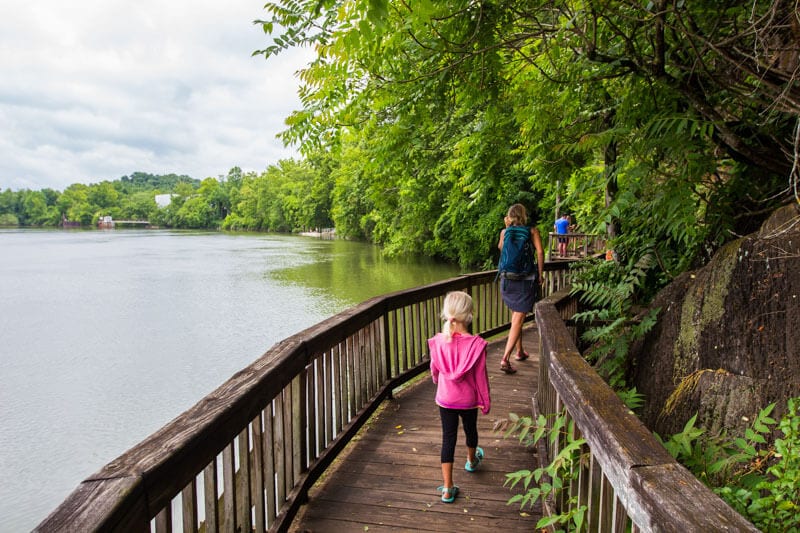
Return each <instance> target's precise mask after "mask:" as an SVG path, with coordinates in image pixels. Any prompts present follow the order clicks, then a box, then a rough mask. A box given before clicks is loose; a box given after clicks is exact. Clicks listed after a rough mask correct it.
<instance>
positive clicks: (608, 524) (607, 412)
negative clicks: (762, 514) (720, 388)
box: [534, 290, 758, 532]
mask: <svg viewBox="0 0 800 533" xmlns="http://www.w3.org/2000/svg"><path fill="white" fill-rule="evenodd" d="M575 310H576V302H575V300H574V297H571V296H570V295H569V292H568V291H566V290H565V291H560V292H556V293H554V294H551V295H550V296H549V297H547V298H544V299H543V300H542V301H540V302H539V303H537V304H536V309H535V313H536V323H537V326H538V329H539V337H540V358H541V359H540V365H539V387H538V393H537V398H536V401H535V402H534V406H535V408H536V409H537V410H538V412H539V413H542V414H547V415H555V414H559V413H564V412H566V415H567V417H568V418H569V419H571V420H572V421H574V423H575V426H576V427H577V434H578V435H580V437H582V438H583V439H585V440H586V443H587V445H586V451H588V452H589V454H590V456H591V459H590V460H589V461H582V462H581V463H582V464H583V465H584V467H583V468H584V469H585V470H586V472H582V474H581V479H579V480H577V481H576V485H575V486H567V487H565V488H564V489H563V490H564V491H565V493H566V494H580V503H581V504H585V505H587V506H588V512H587V519H586V523H587V524H589V525H588V527H587V531H594V530H597V531H624V527H626V524H625V523H624V521H625V517H624V516H619V515H620V514H621V513H620V509H619V508H618V505H617V504H620V505H621V506H623V507H624V510H625V514H626V515H627V517H628V518H630V520H631V521H632V523H633V526H634V531H636V530H637V528H638V530H640V531H675V532H686V531H758V529H757V528H755V527H754V526H753V525H752V524H750V523H749V522H748V521H747V520H745V519H744V518H743V517H742V516H741V515H740V514H738V513H737V512H736V511H734V510H733V509H732V508H731V507H729V506H728V505H727V504H726V503H725V502H724V501H723V500H722V499H721V498H719V497H718V496H717V495H716V494H714V493H713V492H712V491H711V490H710V489H709V488H708V487H706V486H705V485H703V484H702V483H701V482H700V481H699V480H698V479H697V478H695V477H694V476H693V475H692V474H691V473H690V472H689V471H688V470H686V469H685V468H684V467H683V466H681V465H680V464H679V463H678V462H677V461H675V459H673V458H672V456H671V455H669V453H668V452H667V451H666V449H665V448H664V447H663V446H662V445H661V444H660V443H659V442H658V441H657V440H656V439H655V437H654V436H653V434H652V432H651V431H650V430H648V429H647V428H646V427H645V426H644V425H643V424H642V422H641V421H639V419H638V418H637V417H636V416H635V415H634V414H633V412H632V411H630V410H629V409H628V408H627V407H626V406H625V404H624V403H623V402H622V401H621V400H620V398H619V397H618V396H617V395H616V394H615V393H614V391H613V390H612V389H611V388H610V387H609V386H608V385H607V384H606V383H605V381H603V379H602V378H601V377H600V376H599V375H598V374H597V373H596V372H595V371H594V369H593V368H592V367H591V366H590V365H589V364H588V363H587V362H586V360H585V359H584V358H583V357H582V356H581V354H580V352H579V351H578V348H577V347H576V346H575V342H574V340H575V339H574V335H575V334H576V332H575V331H574V329H573V331H570V330H569V329H568V327H567V325H566V324H565V322H564V320H565V319H566V318H569V317H570V316H571V315H572V314H573V313H574V312H575ZM550 418H551V419H552V417H550ZM559 446H560V445H559V443H558V442H555V443H553V444H551V445H550V446H549V448H548V449H546V450H544V451H545V452H546V453H544V454H542V455H544V457H540V461H542V462H543V463H544V464H547V463H548V462H549V459H548V458H547V456H550V457H553V456H555V454H556V453H557V451H558V448H559ZM606 484H610V486H611V487H612V490H613V498H612V497H611V496H610V495H609V494H608V489H605V495H604V494H603V492H604V487H606V486H607V485H606ZM614 499H616V502H615V501H614ZM550 504H551V506H553V505H554V506H558V505H559V503H558V502H552V501H551V502H550Z"/></svg>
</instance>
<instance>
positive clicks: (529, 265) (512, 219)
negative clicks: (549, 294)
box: [497, 204, 544, 374]
mask: <svg viewBox="0 0 800 533" xmlns="http://www.w3.org/2000/svg"><path fill="white" fill-rule="evenodd" d="M504 222H505V225H506V227H505V229H503V230H502V231H501V232H500V242H498V243H497V247H498V248H499V249H500V263H499V264H498V267H497V271H498V276H499V277H500V278H502V279H501V281H500V294H501V296H502V297H503V302H505V304H506V305H507V306H508V308H509V309H510V310H511V329H509V331H508V340H507V341H506V349H505V351H504V353H503V358H502V359H501V360H500V370H502V371H503V372H505V373H506V374H513V373H515V372H516V371H517V370H516V369H515V368H514V367H513V366H512V365H511V361H510V360H509V358H510V356H511V352H512V351H513V350H514V349H515V348H516V351H517V355H516V359H517V361H524V360H525V359H527V358H528V352H526V351H525V349H524V348H523V347H522V324H523V322H525V315H527V314H528V313H530V312H531V311H532V310H533V304H534V303H536V300H537V299H538V297H539V294H540V286H541V284H542V283H543V282H544V249H543V248H542V238H541V236H540V235H539V230H538V229H536V228H535V227H528V226H527V224H528V213H527V212H526V211H525V206H523V205H522V204H514V205H512V206H511V207H509V208H508V213H507V214H506V216H505V219H504ZM534 254H535V257H534Z"/></svg>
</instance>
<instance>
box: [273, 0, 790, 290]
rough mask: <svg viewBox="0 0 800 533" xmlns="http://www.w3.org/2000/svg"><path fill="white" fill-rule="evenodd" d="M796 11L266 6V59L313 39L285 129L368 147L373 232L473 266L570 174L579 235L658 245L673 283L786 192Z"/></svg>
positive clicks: (637, 249)
mask: <svg viewBox="0 0 800 533" xmlns="http://www.w3.org/2000/svg"><path fill="white" fill-rule="evenodd" d="M793 5H794V3H793V2H790V1H788V0H772V1H765V0H756V1H755V2H753V3H751V4H747V5H743V4H740V3H738V2H717V1H713V2H712V1H711V0H706V1H700V2H691V3H689V2H667V1H665V0H660V1H654V2H650V3H638V2H630V1H629V0H611V1H607V2H602V3H598V2H576V1H571V0H566V1H558V2H551V1H546V2H545V1H534V2H519V1H515V2H502V3H500V2H492V1H483V2H469V1H466V0H464V1H460V0H449V1H442V2H429V1H421V2H414V3H404V2H396V1H390V0H369V1H366V0H357V1H345V0H342V1H336V0H323V1H317V0H299V1H297V2H292V3H290V4H286V5H284V4H283V3H275V2H270V3H268V4H267V5H266V6H265V9H266V11H267V13H268V15H269V18H267V19H266V20H264V21H261V22H262V24H263V27H264V29H265V30H266V31H267V32H268V33H276V34H277V35H276V37H275V39H274V42H273V44H272V45H270V46H268V47H267V48H265V49H263V50H261V51H259V53H262V54H264V55H265V57H270V56H273V55H275V54H277V53H280V51H281V50H284V49H286V48H288V47H292V46H315V47H316V49H317V50H318V57H317V58H316V59H315V60H314V61H313V62H312V63H311V64H310V65H309V66H308V68H306V69H305V70H304V71H303V72H302V73H301V79H302V80H303V81H304V83H305V85H304V87H303V89H302V90H301V99H302V104H303V109H301V110H299V111H297V112H295V113H294V114H293V115H292V116H291V117H290V119H289V120H288V121H287V124H288V126H289V127H288V129H287V130H286V132H284V133H283V138H284V140H285V141H286V142H298V143H301V148H302V149H303V150H304V153H309V152H311V151H313V150H317V149H318V147H319V146H324V147H326V148H327V149H329V150H330V151H331V152H333V153H341V154H346V155H347V156H348V157H350V156H351V155H353V154H361V156H360V157H362V159H361V160H360V161H352V162H348V163H347V165H346V166H344V165H343V168H348V169H350V171H349V175H350V176H358V178H359V179H360V180H361V181H360V182H359V183H360V184H359V185H358V190H360V191H362V192H363V193H364V195H365V197H366V198H369V200H370V201H371V202H372V205H371V206H369V207H367V209H368V212H367V213H366V214H364V215H362V216H361V220H362V222H361V223H360V224H359V225H358V226H359V227H360V228H361V231H363V228H366V227H367V226H368V225H369V226H370V227H371V230H370V233H369V234H370V236H371V238H373V239H374V240H375V241H376V242H382V243H385V244H387V245H388V247H389V248H390V249H396V250H400V251H412V250H417V251H419V250H424V251H425V252H427V253H430V254H432V255H442V256H445V257H459V260H460V261H461V262H462V263H473V262H475V261H478V262H479V259H478V258H479V257H480V256H481V255H483V256H484V257H485V256H486V254H487V253H488V251H487V246H489V245H490V243H491V242H492V241H493V240H494V235H495V234H496V232H497V231H499V227H498V226H497V222H496V220H494V219H495V218H496V217H495V214H496V211H497V210H498V207H496V206H497V204H507V203H508V201H509V200H511V199H513V198H515V197H517V198H522V199H524V200H525V201H526V202H527V203H528V205H529V207H534V208H538V211H539V212H540V213H542V214H544V213H546V214H549V213H551V212H552V209H553V208H554V206H555V198H556V196H557V194H558V191H557V189H556V184H557V183H568V184H570V187H571V188H570V195H571V196H569V197H567V198H566V200H567V201H568V202H569V204H570V205H571V206H573V208H574V209H576V210H578V211H580V212H581V213H582V217H583V219H582V224H583V227H584V229H585V230H605V229H608V228H614V232H615V233H616V234H618V235H619V236H618V237H617V238H616V239H615V242H614V246H615V247H616V248H617V249H618V250H619V251H620V252H621V253H622V254H623V258H624V259H625V258H627V259H625V260H630V261H631V264H633V263H635V261H636V260H637V258H638V257H641V256H642V255H643V254H646V253H654V254H655V256H656V257H657V258H658V259H659V261H658V262H657V264H658V265H659V267H660V269H661V271H662V274H663V275H662V277H661V278H660V279H661V280H662V282H663V279H666V278H668V277H669V276H672V275H674V274H675V273H677V272H679V271H680V270H682V269H684V268H686V267H687V266H688V265H690V264H692V262H693V261H695V260H696V259H701V258H702V257H703V256H705V255H706V254H707V253H708V252H709V251H710V250H713V249H714V248H715V247H717V246H719V245H720V244H722V243H723V242H724V241H725V240H726V239H728V238H730V237H729V236H730V232H739V231H742V230H744V229H747V228H749V227H751V226H752V225H753V224H757V223H758V222H759V221H760V220H761V219H762V218H763V217H764V216H765V214H766V213H767V212H769V210H770V209H771V208H772V207H774V206H775V205H777V204H778V203H780V202H781V201H786V200H788V199H789V198H790V197H791V187H786V183H787V179H788V180H789V183H790V184H792V183H794V184H796V183H797V171H796V168H797V167H796V166H795V157H794V154H795V153H798V152H800V150H798V149H797V143H796V142H795V139H797V138H800V136H796V135H794V132H795V129H796V124H797V116H798V113H797V111H798V106H797V102H798V89H797V87H798V86H797V84H796V83H795V81H796V77H795V76H796V74H795V71H796V68H795V67H796V66H797V57H798V55H797V52H798V44H797V43H798V41H797V39H796V33H797V30H796V28H797V27H798V23H797V20H796V12H795V10H794V9H793V7H792V6H793ZM798 131H800V130H798ZM799 135H800V134H799ZM351 146H353V147H356V149H355V150H356V151H353V150H352V149H351V148H350V147H351ZM507 184H510V185H511V187H513V189H511V187H509V189H504V187H505V186H506V185H507ZM348 187H352V184H344V183H343V181H342V180H341V179H340V180H337V189H336V190H335V191H334V206H333V209H334V211H333V212H334V213H335V214H336V213H340V214H341V213H346V212H348V211H349V209H350V207H351V206H340V205H338V204H337V200H336V199H337V198H343V197H345V195H342V194H338V193H337V191H340V190H341V189H342V188H348ZM795 188H796V187H795ZM423 191H424V193H425V194H423ZM604 196H605V197H607V202H606V205H603V203H602V202H600V203H598V202H597V198H598V197H599V198H603V197H604ZM500 209H502V208H500ZM433 213H436V214H438V215H433ZM338 218H339V219H340V218H341V216H339V217H338ZM541 218H542V219H545V218H546V215H544V216H542V217H541ZM334 219H337V216H336V215H335V216H334ZM348 220H349V221H350V222H348V226H347V227H348V228H354V227H355V225H354V224H353V223H352V220H353V219H352V216H348ZM337 225H338V222H337ZM542 226H544V229H545V230H549V220H546V222H543V223H542ZM348 231H349V230H348ZM453 238H456V239H459V240H460V241H459V242H457V243H453Z"/></svg>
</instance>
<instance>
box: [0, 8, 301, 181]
mask: <svg viewBox="0 0 800 533" xmlns="http://www.w3.org/2000/svg"><path fill="white" fill-rule="evenodd" d="M263 5H264V1H263V0H137V1H134V2H131V1H130V0H128V1H125V2H123V1H120V0H73V1H71V2H66V1H64V0H0V13H2V16H0V190H5V189H7V188H10V189H13V190H19V189H26V188H27V189H34V190H36V189H42V188H45V187H49V188H53V189H56V190H61V191H63V190H64V188H66V187H67V186H68V185H70V184H72V183H97V182H100V181H103V180H115V179H118V178H120V177H121V176H125V175H129V174H131V173H133V172H136V171H141V172H149V173H153V174H169V173H175V174H187V175H189V176H191V177H193V178H200V179H202V178H206V177H209V176H213V177H216V176H219V175H225V174H227V172H228V170H229V169H230V168H231V167H233V166H240V167H242V169H243V170H245V171H250V170H255V171H261V170H263V169H265V168H266V167H267V166H269V165H271V164H273V163H276V162H277V161H278V160H279V159H283V158H287V157H293V156H295V155H296V151H295V149H294V148H293V147H288V148H286V147H284V146H283V143H282V142H281V141H280V140H278V139H276V137H275V135H276V134H277V133H278V132H280V131H282V130H283V129H284V128H285V126H284V119H285V118H286V117H287V116H288V115H289V114H290V113H291V112H292V111H293V110H295V109H298V108H299V106H300V104H299V99H298V97H297V87H298V85H299V82H298V80H297V78H296V77H295V72H296V71H297V70H298V69H300V68H302V67H303V66H305V65H306V64H307V63H308V61H309V60H310V59H311V52H310V51H308V50H299V51H295V52H292V53H289V54H285V55H281V56H278V57H277V58H275V57H273V58H270V59H269V60H265V59H264V57H263V56H257V57H251V55H250V54H251V53H252V52H253V51H254V50H257V49H261V48H265V47H266V46H267V45H268V44H269V37H268V36H267V35H265V34H264V33H263V31H262V30H261V28H260V27H259V26H256V25H254V24H253V23H252V21H253V20H255V19H258V18H264V17H266V13H265V12H264V11H263V10H262V7H263Z"/></svg>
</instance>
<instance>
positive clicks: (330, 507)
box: [292, 329, 541, 532]
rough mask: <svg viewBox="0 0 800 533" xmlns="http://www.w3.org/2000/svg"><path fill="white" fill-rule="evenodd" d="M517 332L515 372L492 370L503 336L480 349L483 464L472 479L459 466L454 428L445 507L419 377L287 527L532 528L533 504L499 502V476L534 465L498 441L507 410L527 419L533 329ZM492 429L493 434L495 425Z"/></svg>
mask: <svg viewBox="0 0 800 533" xmlns="http://www.w3.org/2000/svg"><path fill="white" fill-rule="evenodd" d="M527 331H532V333H527V334H526V335H525V340H526V345H527V347H526V348H527V350H528V352H529V353H530V354H531V357H530V359H528V360H527V361H523V362H515V366H516V367H517V369H518V372H517V373H516V374H514V375H506V374H503V373H502V372H501V371H500V366H499V365H500V363H499V361H500V358H501V356H502V350H503V347H504V346H505V339H504V338H503V339H500V340H496V341H494V342H491V343H490V344H489V348H488V368H489V381H490V386H491V394H492V410H491V412H490V413H489V415H487V416H483V415H478V433H479V436H480V446H481V447H482V448H483V449H484V451H485V453H486V459H485V460H484V461H483V463H482V464H481V466H480V469H479V470H478V471H477V472H475V473H467V472H466V471H465V470H464V463H465V462H466V448H465V444H464V434H463V432H462V431H461V429H459V435H458V447H457V448H456V464H455V468H454V481H455V484H456V485H458V486H459V487H460V489H461V492H460V493H459V494H458V497H457V498H456V501H455V502H454V503H452V504H446V503H442V501H441V497H440V495H439V493H438V492H437V490H436V489H437V487H438V486H440V485H441V484H442V481H441V466H440V464H441V463H440V460H439V450H440V448H441V426H440V422H439V412H438V407H437V406H436V404H435V403H434V400H433V399H434V395H435V392H436V387H435V385H434V384H433V382H432V381H431V379H430V374H429V373H425V374H423V375H422V376H421V379H420V380H419V381H417V382H416V383H414V384H413V385H411V386H410V387H408V388H406V389H404V390H403V391H401V392H398V393H397V394H395V397H394V399H392V400H388V401H387V402H386V404H385V405H384V407H383V409H381V410H380V411H379V412H378V413H377V414H376V415H375V416H374V417H373V419H372V420H371V421H370V422H369V423H368V424H367V426H366V427H365V429H364V430H363V431H362V432H361V435H360V437H359V438H358V439H357V440H356V441H354V442H353V443H352V444H351V445H350V446H349V447H348V449H347V450H345V452H344V455H343V456H342V457H340V458H339V460H338V461H337V463H336V464H334V465H333V466H332V467H331V471H330V472H329V473H328V474H327V475H326V476H324V477H323V478H322V479H321V480H320V481H319V482H318V483H317V484H316V485H315V486H314V487H313V488H312V490H311V491H310V493H309V502H308V503H307V504H306V505H305V506H303V507H302V508H301V510H300V512H299V514H298V516H297V518H296V519H295V521H294V524H293V527H292V531H295V532H305V531H320V532H321V531H353V532H355V531H359V532H363V531H370V532H375V531H408V530H414V531H467V530H469V531H488V530H492V531H498V530H501V531H531V530H533V529H534V527H535V525H536V522H537V521H538V520H539V518H541V510H540V509H539V508H538V506H537V508H534V509H529V508H526V509H524V510H520V508H519V505H518V504H512V505H507V502H508V499H509V498H511V496H513V495H514V492H513V491H512V490H510V489H509V488H508V487H504V486H503V483H504V482H505V478H506V474H507V473H509V472H514V471H517V470H521V469H533V468H534V467H535V461H536V457H535V451H534V450H533V449H527V448H526V447H525V446H523V445H522V444H520V443H519V441H518V440H517V439H516V438H514V437H509V438H504V437H503V434H504V429H505V427H506V423H505V421H506V420H507V418H508V413H510V412H513V413H517V414H520V415H529V414H530V412H531V398H532V397H533V395H534V393H535V388H536V379H537V375H538V354H536V353H534V347H535V346H538V339H537V337H536V336H535V332H536V330H535V329H533V330H527ZM495 428H497V430H496V429H495Z"/></svg>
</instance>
